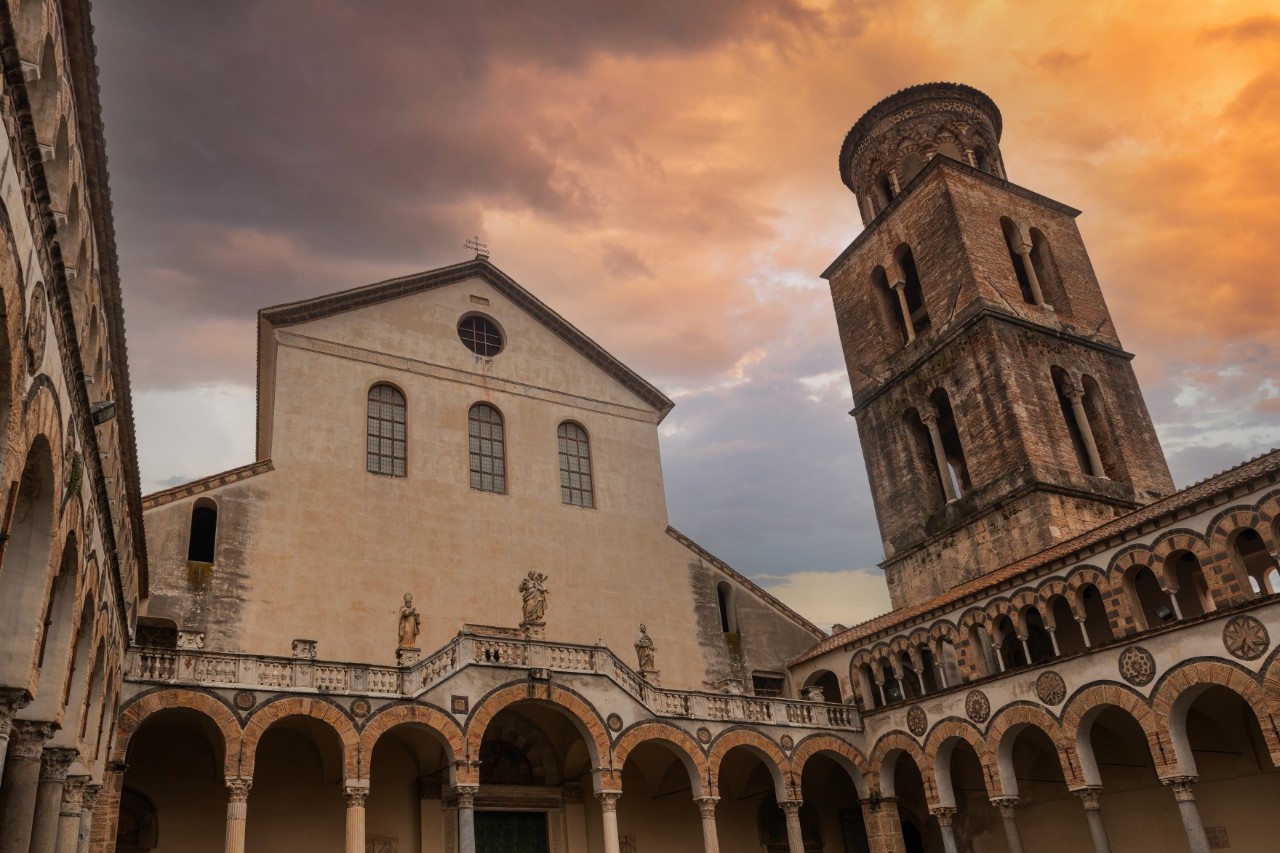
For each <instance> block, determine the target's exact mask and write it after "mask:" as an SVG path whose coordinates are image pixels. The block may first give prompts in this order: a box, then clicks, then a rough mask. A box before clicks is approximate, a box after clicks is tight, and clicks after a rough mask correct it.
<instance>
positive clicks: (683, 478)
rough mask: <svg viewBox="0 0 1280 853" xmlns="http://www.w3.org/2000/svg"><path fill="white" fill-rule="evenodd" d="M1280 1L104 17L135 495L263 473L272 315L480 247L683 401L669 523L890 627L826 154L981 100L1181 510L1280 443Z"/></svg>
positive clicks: (840, 205) (848, 210)
mask: <svg viewBox="0 0 1280 853" xmlns="http://www.w3.org/2000/svg"><path fill="white" fill-rule="evenodd" d="M1268 7H1270V8H1272V9H1274V6H1273V5H1272V3H1270V2H1265V0H1263V1H1262V2H1248V0H1241V2H1213V0H1194V2H1179V0H1172V2H1171V0H1161V2H1142V0H1132V1H1131V2H1126V3H1111V2H1107V3H1103V2H1088V0H1086V2H1083V3H1073V4H1064V3H1059V2H1044V3H1037V2H1027V0H1021V2H1017V3H1012V2H998V0H987V2H976V1H975V0H948V2H945V3H943V2H935V3H923V2H912V0H903V2H895V1H894V0H866V2H857V3H840V2H822V0H692V2H691V1H690V0H646V2H643V3H637V2H634V0H626V1H625V2H614V0H554V1H553V0H543V2H538V3H532V2H529V3H517V2H508V3H495V2H483V0H471V2H451V3H443V2H424V0H415V1H414V2H410V0H403V2H392V0H366V1H365V2H359V3H355V2H337V0H271V2H256V3H254V2H247V0H239V1H237V0H220V2H217V3H210V2H194V0H193V1H192V2H174V0H121V2H111V3H98V4H96V6H95V9H94V16H95V24H96V39H97V45H98V60H99V64H100V67H101V78H102V100H103V111H104V118H105V123H106V131H107V146H108V153H109V156H110V169H111V185H112V193H113V198H114V203H115V216H116V224H117V229H118V238H119V251H120V256H121V266H122V273H123V277H124V287H125V299H126V303H125V309H126V317H127V323H128V330H129V336H130V337H129V349H130V359H131V363H130V367H131V371H132V376H133V386H134V399H135V405H136V409H137V414H138V431H139V442H140V445H141V452H142V466H143V471H142V475H143V486H144V490H147V491H150V490H153V489H157V488H162V487H164V486H167V485H172V484H175V483H178V482H183V481H186V480H190V479H194V478H197V477H200V476H202V475H204V474H207V473H211V472H214V471H218V470H222V469H225V468H229V467H233V466H235V465H240V464H243V463H245V462H248V461H251V459H252V455H253V448H252V441H253V423H252V418H253V410H254V402H253V388H252V383H253V379H254V377H253V363H254V352H255V340H254V335H253V330H254V316H255V311H256V310H257V309H258V308H259V307H261V306H265V305H271V304H276V303H280V302H285V301H289V300H293V299H299V298H303V297H307V296H312V295H316V294H321V293H325V292H328V291H331V290H336V289H341V288H346V287H351V286H354V285H358V284H363V283H367V282H372V281H377V280H381V279H384V278H389V277H392V276H397V275H402V274H405V273H409V272H414V271H418V270H422V269H429V268H432V267H436V266H441V265H444V264H449V263H454V262H457V261H460V260H463V259H465V258H467V257H469V254H468V253H467V252H466V251H465V250H464V249H463V248H462V243H463V241H464V240H465V239H466V238H467V237H468V236H470V235H472V234H478V235H480V236H481V237H482V238H483V239H485V240H486V241H487V242H488V243H489V245H490V246H491V247H492V253H493V260H494V262H495V263H496V264H498V265H499V266H500V267H501V268H502V269H503V270H505V271H506V272H507V273H509V274H510V275H512V276H513V277H515V278H516V279H517V280H518V281H520V282H521V283H522V284H524V285H525V286H526V287H527V288H529V289H530V290H531V291H533V292H534V293H535V294H537V295H538V296H539V297H540V298H542V299H543V300H544V301H546V302H547V303H549V304H550V305H551V306H552V307H554V308H555V309H556V310H557V311H559V312H560V313H561V314H563V315H564V316H566V317H567V318H568V319H569V320H570V321H572V322H573V323H575V324H576V325H578V326H579V327H580V328H582V329H583V330H584V331H586V332H587V333H588V334H590V335H591V336H592V337H594V338H595V339H596V340H598V341H600V342H601V343H602V344H604V345H605V347H606V348H608V349H609V350H611V351H612V352H613V353H614V354H615V355H617V356H618V357H619V358H621V359H622V360H623V361H625V362H627V363H628V364H630V365H631V366H632V367H633V368H635V369H636V370H637V371H639V372H640V373H641V374H642V375H644V376H646V377H647V378H649V379H650V380H651V381H653V382H655V383H656V384H657V385H659V386H660V387H662V388H663V389H665V390H666V391H667V392H668V394H669V395H670V396H672V397H673V398H674V399H675V400H676V402H677V406H676V409H675V411H674V412H673V413H672V414H671V416H670V417H669V418H668V419H667V421H666V423H665V424H664V425H663V456H664V463H665V472H666V483H667V493H668V498H669V504H670V514H671V520H672V523H673V524H674V525H675V526H677V527H679V528H680V529H682V530H684V531H685V532H686V533H688V534H689V535H691V536H693V537H694V538H695V539H697V540H698V541H700V542H701V543H702V544H703V545H704V546H705V547H707V548H708V549H709V550H711V551H712V552H714V553H717V554H718V555H720V556H722V557H723V558H725V559H726V560H728V561H729V562H730V563H731V564H733V565H735V566H736V567H738V568H739V569H740V570H742V571H744V572H746V573H748V574H750V575H752V576H753V577H756V578H758V579H760V580H761V581H762V582H763V583H765V584H766V585H768V586H769V587H770V588H771V589H773V590H774V591H775V592H777V593H778V594H779V595H780V596H782V597H783V598H784V599H785V600H787V601H788V602H790V603H792V604H794V605H795V606H797V607H798V608H799V609H801V610H802V612H805V613H806V614H807V615H809V616H811V617H812V618H813V619H815V620H816V621H818V622H819V623H821V624H824V625H827V624H830V623H831V622H833V621H841V622H846V623H848V622H852V621H856V620H858V619H861V618H865V617H867V616H870V615H873V614H874V613H876V612H879V611H881V610H882V609H884V608H885V607H886V606H887V598H886V596H885V595H884V593H883V582H882V580H881V578H880V575H879V572H878V570H877V569H875V568H874V566H875V564H876V563H877V562H878V560H879V559H880V558H881V550H880V544H879V541H878V537H877V535H876V526H875V519H874V518H873V516H872V512H871V501H870V497H869V494H868V491H867V484H866V477H865V474H864V472H863V467H862V459H861V451H860V450H859V447H858V442H857V437H856V433H855V428H854V424H853V420H852V418H850V417H849V416H848V414H847V412H848V410H849V408H850V407H851V400H850V396H849V392H848V385H847V382H846V380H845V377H844V376H843V373H842V361H841V357H840V351H839V348H838V344H837V339H836V328H835V322H834V318H833V315H832V310H831V305H830V298H829V295H828V292H827V290H826V286H825V283H824V282H823V281H822V280H821V279H820V278H819V277H818V273H819V272H820V271H821V270H822V269H823V268H824V267H825V266H826V264H827V263H828V262H829V261H830V260H831V259H832V258H833V257H834V256H835V255H836V254H837V253H838V252H839V251H840V250H841V249H842V248H843V247H844V246H845V245H847V244H848V243H849V241H850V240H852V239H853V238H854V237H855V236H856V234H857V233H858V231H859V230H860V228H861V224H860V219H859V217H858V213H857V208H856V205H855V201H854V198H853V196H852V195H851V194H850V193H849V192H848V191H847V190H846V189H845V188H844V187H843V185H842V184H841V183H840V179H839V175H838V172H837V166H836V158H837V154H838V152H839V148H840V143H841V141H842V139H843V137H844V134H845V132H846V131H847V130H848V129H849V127H850V126H851V125H852V124H853V122H854V121H856V120H857V118H858V116H859V115H861V113H862V112H863V111H864V110H866V109H867V108H868V107H869V106H871V104H873V103H874V102H876V101H877V100H879V99H880V98H882V97H884V96H885V95H887V94H890V93H892V92H894V91H896V90H897V89H900V88H902V87H904V86H908V85H912V84H915V83H920V82H927V81H932V80H955V81H960V82H964V83H969V84H971V85H974V86H977V87H978V88H980V89H982V90H983V91H985V92H987V93H988V94H990V95H991V96H992V97H993V98H994V99H995V101H996V102H997V104H999V106H1000V107H1001V109H1002V111H1003V113H1004V119H1005V121H1004V128H1005V131H1004V140H1003V144H1002V148H1003V151H1004V157H1005V163H1006V165H1007V167H1008V171H1009V174H1010V177H1011V179H1012V180H1013V181H1015V182H1016V183H1019V184H1022V185H1024V186H1027V187H1030V188H1032V189H1035V190H1037V191H1040V192H1043V193H1045V194H1046V195H1049V196H1051V197H1054V198H1057V199H1060V200H1061V201H1063V202H1066V203H1067V204H1070V205H1073V206H1075V207H1078V208H1081V209H1083V210H1084V211H1085V213H1084V215H1083V216H1082V217H1081V219H1080V226H1081V229H1082V231H1083V233H1084V236H1085V240H1086V241H1087V243H1088V245H1089V248H1090V251H1091V254H1092V258H1093V261H1094V264H1095V266H1096V268H1097V272H1098V275H1099V278H1100V279H1101V281H1102V284H1103V287H1104V289H1105V292H1106V294H1107V296H1108V299H1109V302H1110V306H1111V309H1112V311H1113V313H1114V314H1115V316H1116V322H1117V326H1118V328H1119V330H1120V334H1121V337H1122V340H1123V341H1124V343H1125V345H1126V346H1127V348H1128V349H1130V350H1131V351H1133V352H1136V353H1137V356H1138V358H1137V360H1136V362H1135V366H1136V369H1137V371H1138V374H1139V377H1140V379H1141V380H1142V383H1143V387H1144V389H1145V390H1146V394H1147V399H1148V403H1149V405H1150V407H1151V410H1152V414H1153V416H1154V418H1155V421H1156V426H1157V429H1158V430H1159V433H1160V437H1161V440H1162V442H1163V444H1164V448H1165V450H1166V452H1167V453H1168V455H1169V459H1170V463H1171V466H1172V468H1173V473H1174V478H1175V480H1176V482H1177V483H1178V484H1179V485H1180V486H1182V485H1188V484H1190V483H1192V482H1194V481H1196V480H1198V479H1201V478H1203V477H1205V476H1208V475H1210V474H1212V473H1215V472H1217V471H1219V470H1221V469H1223V468H1226V467H1229V466H1231V465H1232V464H1234V463H1236V462H1238V461H1240V460H1242V459H1244V458H1245V457H1247V456H1252V455H1256V454H1257V453H1259V452H1261V451H1263V450H1266V449H1268V448H1270V447H1272V446H1275V445H1277V444H1280V353H1277V343H1276V341H1277V336H1276V334H1275V329H1276V325H1277V317H1280V288H1277V286H1276V282H1275V276H1276V273H1275V271H1276V270H1277V269H1280V242H1278V241H1277V240H1276V234H1277V233H1278V232H1280V49H1277V46H1278V44H1280V16H1276V15H1275V14H1274V13H1268V11H1267V10H1268Z"/></svg>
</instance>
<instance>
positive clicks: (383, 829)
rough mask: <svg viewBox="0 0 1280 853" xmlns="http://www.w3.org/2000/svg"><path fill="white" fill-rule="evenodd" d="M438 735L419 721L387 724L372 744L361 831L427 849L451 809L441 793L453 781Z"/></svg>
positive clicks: (446, 752) (440, 832) (448, 755)
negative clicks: (394, 724)
mask: <svg viewBox="0 0 1280 853" xmlns="http://www.w3.org/2000/svg"><path fill="white" fill-rule="evenodd" d="M452 768H453V759H452V756H451V753H450V751H449V750H448V749H447V748H446V744H445V740H444V738H443V737H442V736H441V735H440V734H439V733H438V732H435V731H433V730H432V729H430V728H428V727H427V726H424V725H421V724H419V723H404V724H401V725H398V726H393V727H392V728H390V729H388V730H387V731H386V732H384V733H383V734H382V736H381V737H379V738H378V740H377V742H376V743H375V744H374V745H373V754H372V759H371V763H370V765H369V799H368V800H367V801H366V802H365V834H366V836H367V837H368V838H369V839H370V840H373V839H377V838H395V839H399V842H400V848H401V849H402V850H403V849H406V848H407V849H410V850H421V849H433V848H432V845H433V844H438V843H439V842H440V840H441V838H443V833H444V831H445V822H446V821H447V820H449V819H451V818H452V817H453V813H452V812H450V811H447V810H445V809H444V808H443V797H444V795H445V793H446V792H447V791H448V788H449V786H450V785H451V784H452V782H453V780H452V778H451V770H452Z"/></svg>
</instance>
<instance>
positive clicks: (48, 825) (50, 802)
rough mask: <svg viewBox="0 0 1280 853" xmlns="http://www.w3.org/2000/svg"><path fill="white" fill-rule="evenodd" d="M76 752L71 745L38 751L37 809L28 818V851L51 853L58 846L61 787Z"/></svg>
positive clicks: (65, 781)
mask: <svg viewBox="0 0 1280 853" xmlns="http://www.w3.org/2000/svg"><path fill="white" fill-rule="evenodd" d="M78 755H79V753H78V752H76V751H75V750H74V749H58V748H53V749H46V750H45V751H44V752H42V753H41V754H40V782H39V784H38V785H37V787H36V813H35V816H34V817H33V818H32V820H31V853H54V850H55V849H56V848H57V846H58V819H59V816H60V815H61V813H62V789H63V786H65V785H66V783H67V770H69V769H70V768H71V762H73V761H75V760H76V757H77V756H78Z"/></svg>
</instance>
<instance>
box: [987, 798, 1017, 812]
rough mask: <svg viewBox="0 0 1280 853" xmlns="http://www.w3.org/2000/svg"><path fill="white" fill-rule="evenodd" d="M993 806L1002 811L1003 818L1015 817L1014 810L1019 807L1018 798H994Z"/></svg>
mask: <svg viewBox="0 0 1280 853" xmlns="http://www.w3.org/2000/svg"><path fill="white" fill-rule="evenodd" d="M991 805H993V806H995V807H996V808H998V809H999V810H1000V816H1001V817H1013V808H1014V806H1016V805H1018V798H1017V797H992V798H991Z"/></svg>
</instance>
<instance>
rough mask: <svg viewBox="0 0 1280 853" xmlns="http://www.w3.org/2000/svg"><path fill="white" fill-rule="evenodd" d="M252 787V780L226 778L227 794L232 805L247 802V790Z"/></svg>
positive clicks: (234, 777)
mask: <svg viewBox="0 0 1280 853" xmlns="http://www.w3.org/2000/svg"><path fill="white" fill-rule="evenodd" d="M252 787H253V780H252V779H241V778H239V777H236V776H228V777H227V792H228V794H229V795H230V798H231V802H233V803H246V802H248V801H249V789H250V788H252Z"/></svg>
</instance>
